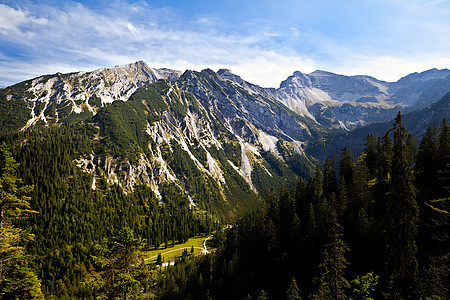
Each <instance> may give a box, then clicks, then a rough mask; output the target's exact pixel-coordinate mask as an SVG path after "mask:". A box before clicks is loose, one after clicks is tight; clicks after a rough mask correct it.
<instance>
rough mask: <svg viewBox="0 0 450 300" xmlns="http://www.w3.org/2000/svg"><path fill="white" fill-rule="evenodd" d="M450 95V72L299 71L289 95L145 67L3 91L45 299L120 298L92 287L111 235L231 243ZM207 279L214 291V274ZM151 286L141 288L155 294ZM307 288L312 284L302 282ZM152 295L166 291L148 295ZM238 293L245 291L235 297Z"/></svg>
mask: <svg viewBox="0 0 450 300" xmlns="http://www.w3.org/2000/svg"><path fill="white" fill-rule="evenodd" d="M449 93H450V70H448V69H444V70H437V69H431V70H428V71H425V72H422V73H413V74H410V75H408V76H406V77H403V78H401V79H400V80H398V81H397V82H385V81H381V80H378V79H375V78H373V77H370V76H364V75H361V76H344V75H338V74H334V73H330V72H326V71H314V72H312V73H310V74H303V73H301V72H299V71H297V72H295V73H294V74H293V75H292V76H289V77H288V78H287V79H286V80H284V81H283V82H282V83H281V84H280V87H279V88H263V87H260V86H258V85H255V84H252V83H250V82H247V81H245V80H244V79H242V78H241V77H240V76H238V75H236V74H233V73H232V72H231V71H230V70H227V69H221V70H218V71H217V72H215V71H212V70H210V69H205V70H203V71H201V72H197V71H191V70H187V71H185V72H180V71H176V70H170V69H155V68H151V67H149V66H148V65H147V64H146V63H145V62H143V61H139V62H136V63H132V64H128V65H125V66H117V67H114V68H102V69H98V70H95V71H92V72H77V73H70V74H61V73H56V74H53V75H43V76H40V77H37V78H34V79H30V80H27V81H24V82H20V83H17V84H15V85H12V86H9V87H5V88H2V89H0V127H1V135H0V140H1V141H2V142H4V144H3V146H2V147H5V149H3V148H2V149H3V150H2V151H5V153H6V152H7V151H11V155H12V156H11V157H13V158H14V159H15V161H17V162H18V163H20V165H14V168H15V170H16V171H17V172H16V174H18V177H20V178H22V180H23V182H24V183H25V184H27V185H33V186H34V189H33V190H32V192H31V194H30V195H29V202H30V205H31V208H32V209H33V210H34V211H32V212H30V213H29V215H30V216H29V218H27V219H20V218H19V219H20V220H18V221H15V223H14V224H16V225H18V226H21V227H24V228H29V230H30V232H31V233H32V234H33V235H34V241H31V242H30V243H29V244H28V247H27V248H28V252H29V253H31V254H32V255H34V257H35V258H34V259H33V261H32V262H30V268H32V269H34V270H37V271H36V274H37V276H38V277H39V279H40V280H41V281H42V291H43V293H44V294H45V295H46V296H48V297H50V296H52V297H56V298H61V299H63V298H67V299H70V298H72V297H79V298H86V299H88V298H89V299H90V298H92V297H94V296H95V295H96V294H95V291H99V292H98V293H99V294H102V293H103V294H102V295H107V297H109V298H111V299H115V298H120V297H121V296H120V294H117V295H112V294H108V293H109V292H110V290H109V289H108V290H106V287H105V286H104V285H103V286H101V287H99V285H98V282H99V281H96V280H95V278H97V277H98V276H100V275H99V274H108V273H107V272H108V270H110V269H108V266H113V265H114V263H113V262H112V261H111V260H106V261H105V260H103V261H101V260H99V258H101V257H102V255H105V253H113V249H115V248H114V246H113V245H114V243H113V244H108V245H109V246H110V248H108V249H107V250H104V249H103V250H102V251H103V252H102V251H100V250H99V248H98V245H99V244H102V241H103V239H109V240H110V241H111V239H112V240H114V238H115V237H117V235H116V233H117V232H119V231H120V230H121V228H123V227H126V228H131V230H132V232H131V233H130V232H127V231H126V230H125V233H124V232H122V231H120V232H121V234H128V237H129V238H130V239H129V241H134V238H135V237H134V236H133V234H136V237H138V236H139V237H142V238H145V242H143V243H144V244H145V247H144V248H145V249H147V250H148V249H153V248H155V249H158V248H159V247H160V245H165V247H168V246H170V245H175V244H178V243H185V242H187V241H188V240H190V238H193V237H196V236H202V235H209V234H210V233H212V232H213V231H215V230H216V235H219V236H220V232H222V231H221V230H223V228H225V227H224V226H225V224H226V223H227V222H231V221H233V220H236V219H237V218H238V217H242V216H244V215H246V214H248V213H250V212H253V211H255V210H256V209H257V208H258V207H259V206H260V204H261V203H264V201H263V198H264V197H265V196H266V195H270V194H271V193H272V194H273V193H274V192H273V190H275V191H279V190H286V189H288V190H292V189H295V188H297V190H298V189H299V185H298V184H299V183H298V182H299V178H303V179H304V180H305V181H306V180H309V179H311V178H312V180H314V178H316V179H317V178H318V177H317V176H318V175H317V174H318V173H317V172H319V171H318V170H319V167H316V166H322V165H323V163H324V162H325V160H326V159H327V158H332V156H333V153H339V151H340V150H341V149H342V148H344V147H346V149H347V150H348V151H349V150H350V149H351V150H352V151H353V153H354V154H357V155H358V156H359V155H360V154H361V153H362V152H363V150H364V147H365V146H367V142H366V140H365V139H366V136H367V134H369V133H376V134H377V135H383V134H384V133H385V132H386V131H387V130H389V128H390V127H391V125H392V123H393V122H394V121H393V119H394V117H395V116H396V114H397V113H398V112H399V111H401V112H402V113H403V114H404V117H403V123H404V124H405V125H406V129H407V130H408V131H409V132H411V133H412V135H413V137H414V138H415V139H416V140H420V139H422V137H423V136H426V134H427V130H426V129H427V127H428V126H433V124H435V123H437V124H440V122H441V121H442V120H443V119H445V118H446V119H450V108H449V101H450V94H449ZM397 116H398V115H397ZM396 122H398V119H397V121H396ZM396 124H397V123H396ZM6 147H7V148H8V149H9V150H6ZM344 153H345V152H344ZM4 155H6V154H4ZM5 157H6V156H5ZM333 163H334V162H333ZM0 167H4V166H3V165H1V166H0ZM325 168H326V166H325ZM0 175H2V174H0ZM341 177H342V178H344V175H342V174H341ZM345 179H346V180H347V178H345ZM317 180H319V181H320V179H317ZM336 184H337V183H336ZM374 184H375V183H374V182H372V181H371V186H373V185H374ZM272 189H273V190H272ZM348 192H349V193H350V194H351V193H352V192H354V190H350V191H348ZM324 193H325V191H324ZM337 194H338V193H337V192H336V195H333V196H331V193H330V198H331V197H334V196H337ZM340 195H343V194H340ZM273 197H275V198H276V197H277V196H276V195H275V196H273ZM280 197H282V196H280ZM349 197H350V196H349ZM269 198H270V197H269ZM27 199H28V198H27ZM333 199H334V198H333ZM280 201H281V199H280ZM280 203H281V202H280ZM280 205H281V204H280ZM311 205H312V204H311ZM314 205H316V204H314ZM312 207H313V206H311V209H312ZM377 209H378V208H377ZM306 210H307V211H308V213H309V212H310V207H309V206H308V207H307V208H305V209H304V211H306ZM364 213H365V212H364ZM356 215H358V213H356ZM299 217H300V216H299ZM363 217H364V216H363ZM255 218H258V217H255ZM307 218H308V216H306V217H305V218H304V219H302V218H300V221H299V222H300V223H298V226H300V228H306V226H307V225H306V224H305V223H304V222H306V221H304V220H306V219H307ZM330 218H331V217H330ZM347 221H348V220H347ZM369 221H371V220H368V222H369ZM274 222H275V221H274ZM280 222H281V221H280ZM311 222H312V221H311ZM317 222H319V220H318V219H317ZM296 224H297V223H296ZM241 225H242V224H241ZM378 225H380V224H379V223H377V226H378ZM267 226H269V227H270V226H277V225H276V224H275V225H274V224H268V225H267ZM280 226H281V225H280ZM283 226H284V225H283ZM293 226H294V225H293ZM301 226H305V227H301ZM293 228H294V227H293ZM302 230H303V229H302ZM355 230H356V229H355ZM133 232H134V233H133ZM355 232H356V231H355ZM355 232H353V233H351V234H356V233H355ZM377 238H378V237H377ZM222 239H223V237H222ZM265 240H267V239H265ZM215 243H216V245H215V246H216V247H218V246H219V245H220V243H221V242H220V239H217V240H216V242H215ZM222 243H223V240H222ZM319 244H320V243H319V242H318V243H317V245H319ZM102 245H105V243H103V244H102ZM205 245H206V241H205ZM315 245H316V244H315ZM317 245H316V246H317ZM189 247H190V246H189ZM205 247H206V246H205ZM355 247H360V248H361V247H364V246H362V245H356V246H355ZM205 249H206V248H205ZM193 250H194V246H192V251H193ZM105 251H106V252H105ZM108 251H110V252H108ZM274 251H275V250H274ZM373 251H375V250H373ZM230 253H231V252H230ZM319 254H320V253H319ZM231 256H232V254H231V255H230V257H231ZM316 256H317V255H316ZM118 257H120V256H118ZM233 257H234V256H233ZM316 258H317V257H316ZM160 263H161V262H160ZM136 264H137V263H136ZM136 264H134V263H133V264H132V265H129V266H131V267H133V266H135V265H136ZM381 264H382V262H381ZM111 268H112V267H111ZM211 268H212V267H211ZM229 268H232V267H229ZM355 269H357V267H356V266H355ZM102 270H103V271H104V272H105V273H102V272H103V271H102ZM105 270H106V271H105ZM111 270H112V269H111ZM208 270H209V267H208ZM111 272H112V271H111ZM136 272H137V271H136ZM155 272H156V271H155ZM230 272H231V271H230ZM156 273H157V272H156ZM156 273H149V274H147V275H146V276H147V278H156V277H157V274H156ZM111 274H112V273H111ZM114 274H115V275H114V276H119V275H120V274H119V275H118V273H117V274H116V273H114ZM155 274H156V275H155ZM141 275H142V274H141ZM141 275H139V276H141ZM105 276H106V275H105ZM111 276H112V275H111ZM299 276H300V275H299ZM200 277H201V275H200ZM208 277H209V276H208ZM114 278H116V277H114ZM133 278H134V277H133ZM136 278H137V277H136ZM196 278H197V277H196ZM169 279H170V278H169ZM169 279H167V278H165V279H164V280H165V281H164V284H166V285H167V286H169V287H170V284H171V281H170V280H169ZM155 280H156V279H155ZM198 280H200V279H198ZM201 280H203V281H202V282H203V283H201V284H206V281H207V277H206V275H205V277H203V279H201ZM102 282H103V283H105V282H106V283H107V280H105V281H102ZM130 282H131V281H130ZM106 283H105V284H106ZM96 284H97V285H96ZM129 284H130V286H131V285H132V284H134V283H129ZM146 284H147V285H146V286H145V287H142V290H144V289H145V290H146V291H147V290H149V289H150V290H151V287H152V285H156V283H155V282H152V281H147V283H146ZM158 284H160V282H158ZM201 284H200V285H201ZM149 287H150V288H149ZM169 287H166V290H169ZM109 288H110V289H112V290H113V289H115V288H117V285H115V284H112V285H111V286H110V287H109ZM283 288H284V287H283ZM102 289H103V290H102ZM131 289H132V288H131V287H130V290H131ZM161 289H162V288H161ZM186 289H187V288H186ZM199 289H200V288H199ZM305 289H307V290H309V289H311V290H312V289H313V288H312V287H311V286H310V285H309V284H307V283H305ZM163 290H164V289H163ZM255 290H256V287H255ZM102 291H103V292H102ZM121 291H123V289H122V290H121ZM192 293H194V295H195V291H194V290H192ZM199 293H200V292H199ZM242 293H244V294H245V293H247V292H246V291H242ZM274 293H275V294H276V289H275V292H274ZM118 295H119V296H118ZM155 295H156V296H161V295H164V293H162V294H161V293H160V294H158V293H157V292H154V291H152V292H149V293H148V294H147V296H148V297H149V298H151V297H155ZM236 295H238V296H239V297H240V296H242V294H233V295H231V294H230V295H228V296H229V297H231V298H233V297H235V296H236ZM255 295H256V294H255ZM147 296H146V297H147ZM172 296H173V295H172ZM172 296H170V295H165V297H166V298H167V299H173V298H171V297H172ZM244 296H245V295H244ZM0 297H1V295H0ZM174 297H175V296H174ZM180 297H181V296H180ZM205 297H206V296H205ZM216 297H217V298H221V297H220V296H217V295H216ZM224 297H225V296H224ZM181 298H182V297H181ZM225 298H226V297H225ZM231 298H230V299H231ZM123 299H125V298H123ZM355 299H362V298H355ZM364 299H366V298H364ZM367 299H369V298H367ZM399 299H400V298H399Z"/></svg>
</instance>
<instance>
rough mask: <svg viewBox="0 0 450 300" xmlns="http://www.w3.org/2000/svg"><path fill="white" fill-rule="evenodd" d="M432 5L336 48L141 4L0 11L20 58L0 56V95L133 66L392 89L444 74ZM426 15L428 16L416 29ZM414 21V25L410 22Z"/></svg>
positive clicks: (300, 30) (330, 42) (295, 31)
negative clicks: (361, 80)
mask: <svg viewBox="0 0 450 300" xmlns="http://www.w3.org/2000/svg"><path fill="white" fill-rule="evenodd" d="M414 3H415V5H416V6H417V5H419V4H423V2H419V1H416V2H414ZM399 5H407V4H406V2H400V4H399ZM442 5H443V4H442V2H439V3H435V4H434V5H431V6H426V7H425V8H423V7H420V6H418V7H419V8H417V7H416V6H408V9H406V8H405V10H404V11H405V14H404V15H399V16H398V18H396V19H395V23H390V22H387V19H383V16H380V24H383V22H386V24H383V25H380V26H381V27H380V28H379V29H377V30H379V32H383V33H385V35H386V36H383V37H373V36H370V37H367V38H365V39H362V38H360V39H359V40H350V41H346V42H345V43H344V42H343V41H341V40H336V39H335V38H334V37H332V36H330V35H327V33H324V32H322V31H318V30H315V29H314V28H313V29H309V28H305V27H302V26H299V24H293V25H292V26H291V25H289V26H287V27H285V28H284V29H283V28H281V27H277V26H275V25H276V24H274V23H271V22H269V21H267V20H264V19H255V20H248V21H246V22H245V24H231V25H230V24H228V23H226V22H225V21H224V20H221V18H220V17H219V16H217V15H200V16H198V17H197V18H193V19H192V20H187V19H182V18H181V16H180V15H178V14H177V13H176V11H175V10H171V9H170V8H167V7H165V8H161V9H156V8H152V7H151V6H149V5H148V4H147V3H146V2H142V3H141V2H137V3H133V4H127V3H123V2H120V1H118V2H113V3H112V4H111V7H110V8H105V9H104V10H102V11H96V10H93V9H90V8H88V7H86V6H83V5H82V4H79V3H74V2H61V5H60V6H58V7H50V6H45V5H44V4H36V5H34V6H33V5H32V4H28V5H27V6H26V7H23V6H20V4H15V6H14V7H12V6H8V5H4V4H0V43H2V42H3V41H7V42H8V43H9V44H11V45H13V46H14V47H15V48H17V49H20V50H21V51H22V52H23V53H22V54H21V57H20V58H14V55H11V53H8V52H7V51H6V50H2V51H3V53H0V72H1V74H3V75H2V76H0V77H2V78H0V86H4V85H7V84H11V83H14V82H17V81H20V80H25V79H28V78H30V77H35V76H38V75H42V74H45V73H55V72H58V71H59V72H65V71H76V70H79V69H82V70H89V69H86V68H87V67H88V68H92V69H94V68H97V67H108V66H115V65H122V64H127V63H130V62H133V61H137V60H141V59H143V60H145V61H147V63H148V64H149V65H150V66H152V67H168V68H173V69H178V70H181V71H183V70H185V69H195V70H200V69H203V68H211V69H213V70H217V69H218V68H221V67H226V68H230V69H231V70H232V71H233V72H234V73H236V74H238V75H240V76H242V77H243V78H244V79H245V80H248V81H250V82H253V83H256V84H259V85H262V86H267V87H269V86H270V87H276V86H278V85H279V84H280V82H281V81H282V80H284V79H286V77H287V76H288V75H290V74H292V73H293V72H294V71H296V70H299V71H302V72H305V73H307V72H311V71H313V70H314V69H324V70H330V71H332V72H336V73H343V74H347V75H352V74H368V75H372V76H375V77H378V78H380V79H383V80H396V79H398V78H399V77H401V76H404V75H406V74H407V73H409V72H413V71H421V70H424V69H427V68H432V67H441V68H442V67H450V65H449V58H450V55H448V54H446V51H447V49H448V48H450V39H448V36H450V28H449V22H448V21H446V20H449V19H450V16H449V15H448V12H449V10H448V9H447V10H444V11H442V10H441V11H440V12H437V8H439V9H442ZM405 7H406V6H405ZM42 12H44V13H45V14H43V13H42ZM432 13H434V14H435V15H436V17H435V18H434V19H431V20H433V21H432V22H431V21H430V22H429V23H426V21H427V20H429V19H430V17H429V15H430V14H432ZM414 17H415V19H416V20H418V22H419V21H420V22H419V23H417V24H415V23H414V21H411V18H414ZM446 17H448V18H446ZM422 25H423V26H422ZM440 25H442V26H440ZM408 26H414V28H415V30H416V31H417V32H419V33H420V34H421V36H423V35H426V33H427V32H428V31H432V33H431V34H429V35H428V36H427V45H424V46H423V47H422V46H421V45H420V41H416V39H414V37H411V36H409V35H407V34H406V33H408V34H410V32H409V29H408V28H409V27H408ZM422 27H423V28H425V29H421V28H422ZM391 32H394V33H395V35H393V34H391ZM402 33H403V35H404V37H402V38H401V39H400V38H399V39H400V40H401V43H407V42H410V43H412V45H414V47H412V48H411V49H406V50H405V49H400V48H398V45H397V44H399V43H400V42H397V41H396V40H395V37H396V36H399V35H401V34H402ZM2 35H3V36H2ZM371 39H374V40H373V41H372V40H371ZM439 40H441V42H438V41H439ZM391 44H392V47H391ZM378 45H380V47H378ZM386 45H387V46H386ZM432 48H433V49H432ZM414 49H417V51H413V50H414ZM410 52H411V53H410ZM423 53H427V54H428V55H424V54H423Z"/></svg>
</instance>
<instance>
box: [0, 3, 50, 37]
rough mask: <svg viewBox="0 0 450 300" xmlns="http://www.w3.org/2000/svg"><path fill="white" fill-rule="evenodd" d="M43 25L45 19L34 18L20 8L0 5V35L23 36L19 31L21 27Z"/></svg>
mask: <svg viewBox="0 0 450 300" xmlns="http://www.w3.org/2000/svg"><path fill="white" fill-rule="evenodd" d="M30 23H31V24H38V25H45V24H47V23H48V20H47V19H45V18H35V17H33V16H31V15H30V14H29V13H28V12H27V11H23V10H21V9H20V8H19V9H14V8H12V7H10V6H8V5H5V4H0V34H1V35H10V34H15V35H20V36H22V35H25V34H26V33H25V32H23V31H22V30H21V27H22V26H23V25H27V24H30Z"/></svg>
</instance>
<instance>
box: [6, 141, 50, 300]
mask: <svg viewBox="0 0 450 300" xmlns="http://www.w3.org/2000/svg"><path fill="white" fill-rule="evenodd" d="M18 166H19V164H18V163H16V161H15V159H14V158H13V157H12V155H11V153H10V151H9V149H8V147H7V146H6V144H5V143H3V144H1V145H0V298H1V299H19V298H21V299H44V295H43V294H42V291H41V283H40V281H39V280H38V278H37V276H36V275H35V274H34V272H33V271H32V269H31V267H30V263H31V259H30V256H28V255H27V253H26V251H25V246H26V243H27V242H28V241H30V240H32V239H33V238H34V237H33V235H31V234H29V233H27V232H26V231H24V230H22V229H21V228H18V227H16V226H15V223H16V222H17V221H19V220H23V219H26V218H28V217H29V216H30V215H31V214H33V213H36V211H33V210H32V209H31V206H30V203H29V200H30V197H29V196H28V195H29V194H30V193H31V191H32V187H31V186H26V185H23V184H22V180H21V179H20V178H18V177H17V168H18Z"/></svg>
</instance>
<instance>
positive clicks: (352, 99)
mask: <svg viewBox="0 0 450 300" xmlns="http://www.w3.org/2000/svg"><path fill="white" fill-rule="evenodd" d="M449 76H450V70H447V69H444V70H437V69H432V70H429V71H425V72H422V73H413V74H410V75H408V76H406V77H404V78H402V79H400V80H399V81H397V82H384V81H380V80H377V79H375V78H373V77H370V76H343V75H338V74H334V73H330V72H325V71H314V72H312V73H310V74H303V73H301V72H295V73H294V74H293V75H292V76H290V77H289V78H288V79H286V80H285V81H283V82H282V83H281V85H280V88H278V89H270V90H269V93H270V94H271V96H272V97H274V98H276V99H278V100H279V101H281V102H282V103H284V104H285V105H286V106H287V107H289V108H291V109H292V110H294V111H295V112H297V113H299V114H302V115H305V116H310V117H312V118H314V119H315V120H316V121H317V122H319V123H321V124H323V125H325V126H331V127H334V128H338V127H341V128H343V129H352V128H354V127H356V126H358V125H364V124H367V123H371V122H374V121H384V120H387V119H390V118H392V116H393V115H394V114H395V112H396V111H398V110H399V109H400V110H405V111H411V110H414V109H418V108H422V107H425V106H427V105H430V104H432V103H433V102H436V101H437V100H438V99H440V98H441V97H442V96H443V95H445V94H446V93H447V92H449V91H450V84H449V82H450V77H449Z"/></svg>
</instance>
